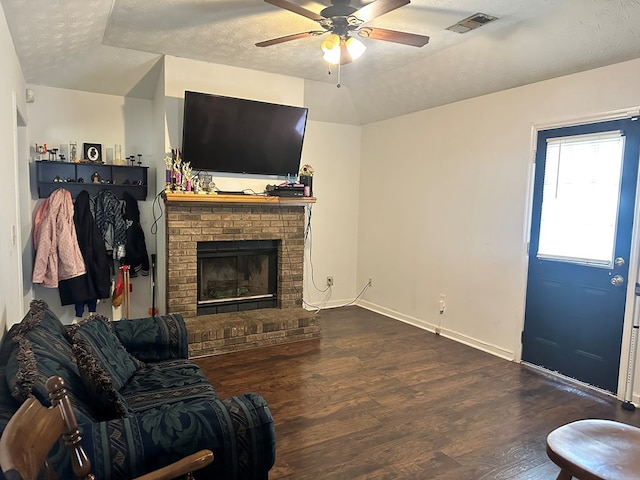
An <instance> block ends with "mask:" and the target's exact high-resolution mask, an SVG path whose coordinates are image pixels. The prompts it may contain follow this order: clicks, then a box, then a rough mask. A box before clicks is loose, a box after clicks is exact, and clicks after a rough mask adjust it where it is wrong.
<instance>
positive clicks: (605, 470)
mask: <svg viewBox="0 0 640 480" xmlns="http://www.w3.org/2000/svg"><path fill="white" fill-rule="evenodd" d="M547 455H548V456H549V458H550V459H551V460H552V461H553V463H555V464H556V465H558V466H559V467H560V468H561V469H562V470H561V472H560V474H559V475H558V478H557V480H570V479H571V478H577V479H579V480H629V479H634V478H637V479H640V428H637V427H633V426H631V425H627V424H624V423H620V422H614V421H612V420H596V419H593V420H578V421H576V422H572V423H569V424H567V425H563V426H562V427H559V428H557V429H555V430H554V431H552V432H551V433H550V434H549V435H548V436H547Z"/></svg>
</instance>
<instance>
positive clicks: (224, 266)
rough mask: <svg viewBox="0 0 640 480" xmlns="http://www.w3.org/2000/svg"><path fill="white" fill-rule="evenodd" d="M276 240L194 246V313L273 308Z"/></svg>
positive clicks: (275, 282)
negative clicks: (195, 278)
mask: <svg viewBox="0 0 640 480" xmlns="http://www.w3.org/2000/svg"><path fill="white" fill-rule="evenodd" d="M277 244H278V241H277V240H258V241H255V240H248V241H230V242H200V243H198V312H199V313H201V314H207V313H222V312H230V311H238V310H252V309H257V308H271V307H275V306H276V293H277V292H276V285H277V259H278V256H277V255H278V246H277Z"/></svg>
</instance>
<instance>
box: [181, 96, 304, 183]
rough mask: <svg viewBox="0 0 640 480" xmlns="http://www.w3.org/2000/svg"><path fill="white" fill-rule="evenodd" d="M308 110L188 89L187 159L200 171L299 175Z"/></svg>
mask: <svg viewBox="0 0 640 480" xmlns="http://www.w3.org/2000/svg"><path fill="white" fill-rule="evenodd" d="M307 111H308V110H307V109H306V108H303V107H293V106H289V105H278V104H274V103H266V102H258V101H255V100H245V99H241V98H232V97H224V96H220V95H212V94H207V93H198V92H189V91H186V92H185V95H184V118H183V122H184V123H183V129H182V158H183V159H184V161H185V162H191V167H192V168H193V170H194V171H197V170H206V171H211V172H227V173H250V174H258V175H278V176H286V175H288V174H290V175H292V176H297V174H298V169H299V167H300V155H301V154H302V143H303V140H304V132H305V128H306V124H307Z"/></svg>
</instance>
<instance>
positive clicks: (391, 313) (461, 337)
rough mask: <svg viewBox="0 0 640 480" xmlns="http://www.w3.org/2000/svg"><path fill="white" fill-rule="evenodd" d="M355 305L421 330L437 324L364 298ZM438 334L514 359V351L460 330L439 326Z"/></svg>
mask: <svg viewBox="0 0 640 480" xmlns="http://www.w3.org/2000/svg"><path fill="white" fill-rule="evenodd" d="M356 305H358V306H359V307H362V308H366V309H367V310H371V311H372V312H376V313H379V314H380V315H384V316H385V317H389V318H393V319H394V320H399V321H401V322H404V323H408V324H409V325H413V326H414V327H418V328H420V329H422V330H427V331H428V332H431V333H433V334H435V332H436V327H437V325H435V324H432V323H429V322H426V321H424V320H422V319H419V318H416V317H412V316H410V315H405V314H403V313H400V312H397V311H395V310H391V309H389V308H385V307H382V306H380V305H377V304H375V303H371V302H368V301H366V300H359V301H358V302H356ZM440 335H441V336H443V337H445V338H448V339H450V340H454V341H456V342H458V343H462V344H464V345H467V346H469V347H472V348H475V349H477V350H481V351H483V352H486V353H489V354H491V355H495V356H496V357H500V358H503V359H505V360H509V361H510V362H513V361H515V358H516V357H515V352H513V351H511V350H507V349H505V348H502V347H500V346H498V345H493V344H491V343H487V342H484V341H482V340H478V339H476V338H473V337H469V336H468V335H465V334H463V333H460V332H456V331H455V330H450V329H448V328H444V327H441V330H440Z"/></svg>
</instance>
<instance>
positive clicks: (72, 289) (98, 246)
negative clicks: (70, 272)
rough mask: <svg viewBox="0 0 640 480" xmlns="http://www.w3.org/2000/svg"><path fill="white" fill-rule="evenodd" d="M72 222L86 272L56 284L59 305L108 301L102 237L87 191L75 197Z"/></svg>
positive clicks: (105, 262)
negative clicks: (106, 299) (98, 300)
mask: <svg viewBox="0 0 640 480" xmlns="http://www.w3.org/2000/svg"><path fill="white" fill-rule="evenodd" d="M73 223H74V224H75V227H76V236H77V237H78V246H79V247H80V252H81V253H82V258H83V259H84V263H85V265H86V269H87V273H86V274H84V275H81V276H79V277H75V278H71V279H69V280H63V281H61V282H59V285H58V290H59V291H60V301H61V302H62V305H70V304H73V303H81V302H88V301H90V300H95V299H98V298H109V297H110V295H111V291H110V290H111V272H110V269H109V258H108V257H107V250H106V248H105V246H104V241H103V239H102V234H101V233H100V230H99V229H98V226H97V224H96V222H95V220H94V218H93V215H92V214H91V208H90V200H89V193H88V192H87V191H86V190H82V191H81V192H80V193H79V194H78V196H77V198H76V202H75V204H74V212H73Z"/></svg>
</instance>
